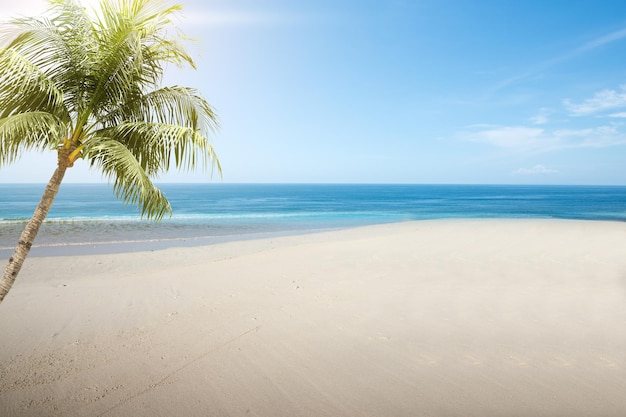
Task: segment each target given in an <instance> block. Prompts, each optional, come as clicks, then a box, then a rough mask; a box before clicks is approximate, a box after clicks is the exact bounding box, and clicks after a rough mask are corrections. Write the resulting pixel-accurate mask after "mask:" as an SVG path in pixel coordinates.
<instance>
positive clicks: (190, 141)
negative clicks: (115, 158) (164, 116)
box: [85, 122, 222, 176]
mask: <svg viewBox="0 0 626 417" xmlns="http://www.w3.org/2000/svg"><path fill="white" fill-rule="evenodd" d="M99 135H105V136H107V137H110V138H112V139H115V140H116V141H118V142H120V143H123V144H124V145H125V146H126V147H127V148H128V149H129V151H130V152H131V153H132V154H133V155H134V156H135V158H136V159H137V161H138V162H139V164H140V165H141V167H142V168H143V169H144V170H145V171H146V173H147V174H148V175H150V176H156V175H160V174H162V173H164V172H166V171H168V170H169V169H170V167H171V166H172V165H173V166H174V167H176V168H177V169H180V170H193V169H195V168H196V167H197V166H198V165H200V166H201V167H202V169H205V170H206V169H207V168H208V167H209V166H211V168H212V169H217V170H218V172H219V173H220V174H221V169H222V168H221V165H220V163H219V160H218V158H217V155H216V153H215V150H214V148H213V146H212V145H211V143H210V141H209V140H208V139H207V138H206V137H205V136H204V135H202V134H201V133H200V132H198V131H196V130H194V129H193V128H189V127H184V126H179V125H171V124H164V123H150V122H126V123H122V124H120V125H118V126H115V127H113V128H110V129H106V130H104V131H102V132H100V133H99ZM90 148H91V145H87V146H86V148H85V153H86V155H87V156H88V155H89V154H90V152H91V151H90Z"/></svg>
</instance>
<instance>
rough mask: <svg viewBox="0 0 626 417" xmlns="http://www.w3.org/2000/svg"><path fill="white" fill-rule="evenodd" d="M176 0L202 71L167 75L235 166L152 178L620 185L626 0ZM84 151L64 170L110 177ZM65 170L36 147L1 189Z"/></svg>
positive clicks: (625, 159)
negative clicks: (202, 109) (205, 114)
mask: <svg viewBox="0 0 626 417" xmlns="http://www.w3.org/2000/svg"><path fill="white" fill-rule="evenodd" d="M94 3H96V1H95V0H89V1H86V2H85V1H84V2H83V4H84V5H87V6H89V5H90V4H94ZM169 3H170V4H173V3H172V2H169ZM182 4H183V6H184V12H183V15H182V16H181V18H180V20H179V22H178V27H179V29H180V30H182V31H183V32H184V33H186V34H188V35H190V36H191V37H192V38H194V42H192V43H189V44H187V48H188V50H189V51H190V52H191V53H192V55H193V56H194V57H195V59H196V63H197V66H198V69H197V71H192V70H181V69H178V68H171V69H169V71H168V73H167V76H166V79H165V83H164V84H166V85H173V84H177V85H184V86H189V87H195V88H197V89H199V90H200V91H201V92H202V94H203V95H204V96H205V97H206V98H207V100H208V101H209V102H210V103H211V104H212V105H213V107H214V108H215V109H216V111H217V114H218V115H219V119H220V125H221V127H220V130H219V131H217V132H216V133H215V134H214V135H213V136H212V142H213V144H214V146H215V149H216V151H217V153H218V156H219V158H220V162H221V164H222V167H223V175H222V177H220V176H219V175H217V174H214V175H212V176H211V174H210V172H202V171H198V172H193V173H187V172H183V173H181V172H176V171H174V172H170V173H168V174H167V175H164V176H163V177H161V178H159V179H157V181H158V182H224V183H238V182H246V183H428V184H441V183H454V184H466V183H467V184H605V185H626V53H624V51H625V50H626V1H623V0H617V1H613V0H567V1H561V0H551V1H545V0H525V1H502V0H484V1H481V0H473V1H469V0H405V1H403V0H389V1H383V0H378V1H373V0H299V1H295V0H187V1H183V2H182ZM0 6H1V7H0V19H5V18H6V17H8V16H16V15H19V14H24V15H40V14H41V12H42V11H43V10H44V9H45V7H46V3H45V2H44V1H43V0H20V1H19V2H17V1H14V0H11V1H8V0H0ZM81 162H82V161H79V162H77V163H76V164H75V166H74V167H73V168H72V169H71V170H69V171H68V174H67V175H66V178H65V181H67V182H101V181H106V180H103V179H102V178H101V176H100V175H99V174H98V173H97V172H95V171H90V170H89V169H88V168H87V167H86V165H87V164H86V163H81ZM55 163H56V155H54V154H53V153H44V154H27V155H25V156H24V157H23V158H22V159H20V160H19V161H18V162H16V163H15V164H14V165H12V166H9V167H4V168H2V169H1V170H0V182H46V181H47V180H48V179H49V177H50V176H51V174H52V172H53V171H54V165H55Z"/></svg>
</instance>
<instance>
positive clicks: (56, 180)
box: [0, 151, 68, 303]
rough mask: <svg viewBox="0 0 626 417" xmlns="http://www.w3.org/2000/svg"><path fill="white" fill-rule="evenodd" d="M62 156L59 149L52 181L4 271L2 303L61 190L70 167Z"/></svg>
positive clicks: (0, 293) (0, 282)
mask: <svg viewBox="0 0 626 417" xmlns="http://www.w3.org/2000/svg"><path fill="white" fill-rule="evenodd" d="M60 156H61V151H59V165H58V167H57V169H56V170H55V171H54V174H53V175H52V178H50V181H48V185H47V186H46V190H45V191H44V193H43V196H42V197H41V201H40V202H39V205H37V208H36V209H35V212H34V213H33V217H31V219H30V220H29V221H28V224H27V225H26V227H25V228H24V231H23V232H22V235H21V236H20V240H19V242H18V243H17V246H16V248H15V251H14V252H13V256H11V257H10V258H9V264H8V265H7V268H6V270H5V271H4V276H3V277H2V281H0V303H1V302H2V300H4V297H5V296H6V295H7V293H8V292H9V290H10V289H11V286H13V283H14V282H15V278H17V274H18V273H19V272H20V269H21V268H22V264H23V263H24V260H25V259H26V255H28V252H29V251H30V248H31V246H32V245H33V241H34V240H35V236H37V232H39V227H41V223H43V221H44V219H45V218H46V216H47V215H48V212H49V211H50V207H52V203H53V202H54V198H55V197H56V195H57V192H58V191H59V186H60V185H61V181H62V180H63V177H64V176H65V171H66V170H67V168H68V164H67V163H66V162H65V161H62V160H61V157H60Z"/></svg>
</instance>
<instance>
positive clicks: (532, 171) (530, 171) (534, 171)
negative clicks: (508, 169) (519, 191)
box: [513, 165, 559, 175]
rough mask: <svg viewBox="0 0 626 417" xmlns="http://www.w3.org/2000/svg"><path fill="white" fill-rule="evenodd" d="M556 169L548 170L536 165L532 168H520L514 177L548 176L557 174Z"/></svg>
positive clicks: (514, 172) (514, 173)
mask: <svg viewBox="0 0 626 417" xmlns="http://www.w3.org/2000/svg"><path fill="white" fill-rule="evenodd" d="M557 172H559V171H557V170H556V169H551V168H546V167H545V166H543V165H535V166H534V167H531V168H519V169H516V170H515V171H513V175H546V174H556V173H557Z"/></svg>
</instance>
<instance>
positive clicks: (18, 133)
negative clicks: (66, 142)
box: [0, 112, 64, 167]
mask: <svg viewBox="0 0 626 417" xmlns="http://www.w3.org/2000/svg"><path fill="white" fill-rule="evenodd" d="M63 134H64V127H63V123H62V122H61V121H60V120H59V119H58V118H56V117H55V116H54V115H52V114H50V113H46V112H29V113H20V114H14V115H12V116H9V117H5V118H3V119H0V167H2V166H5V165H8V164H11V163H13V162H14V161H15V160H16V159H17V158H18V157H19V155H20V153H21V152H22V151H28V150H33V149H35V150H44V149H54V148H56V147H57V146H58V145H59V142H60V140H59V139H60V138H63Z"/></svg>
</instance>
